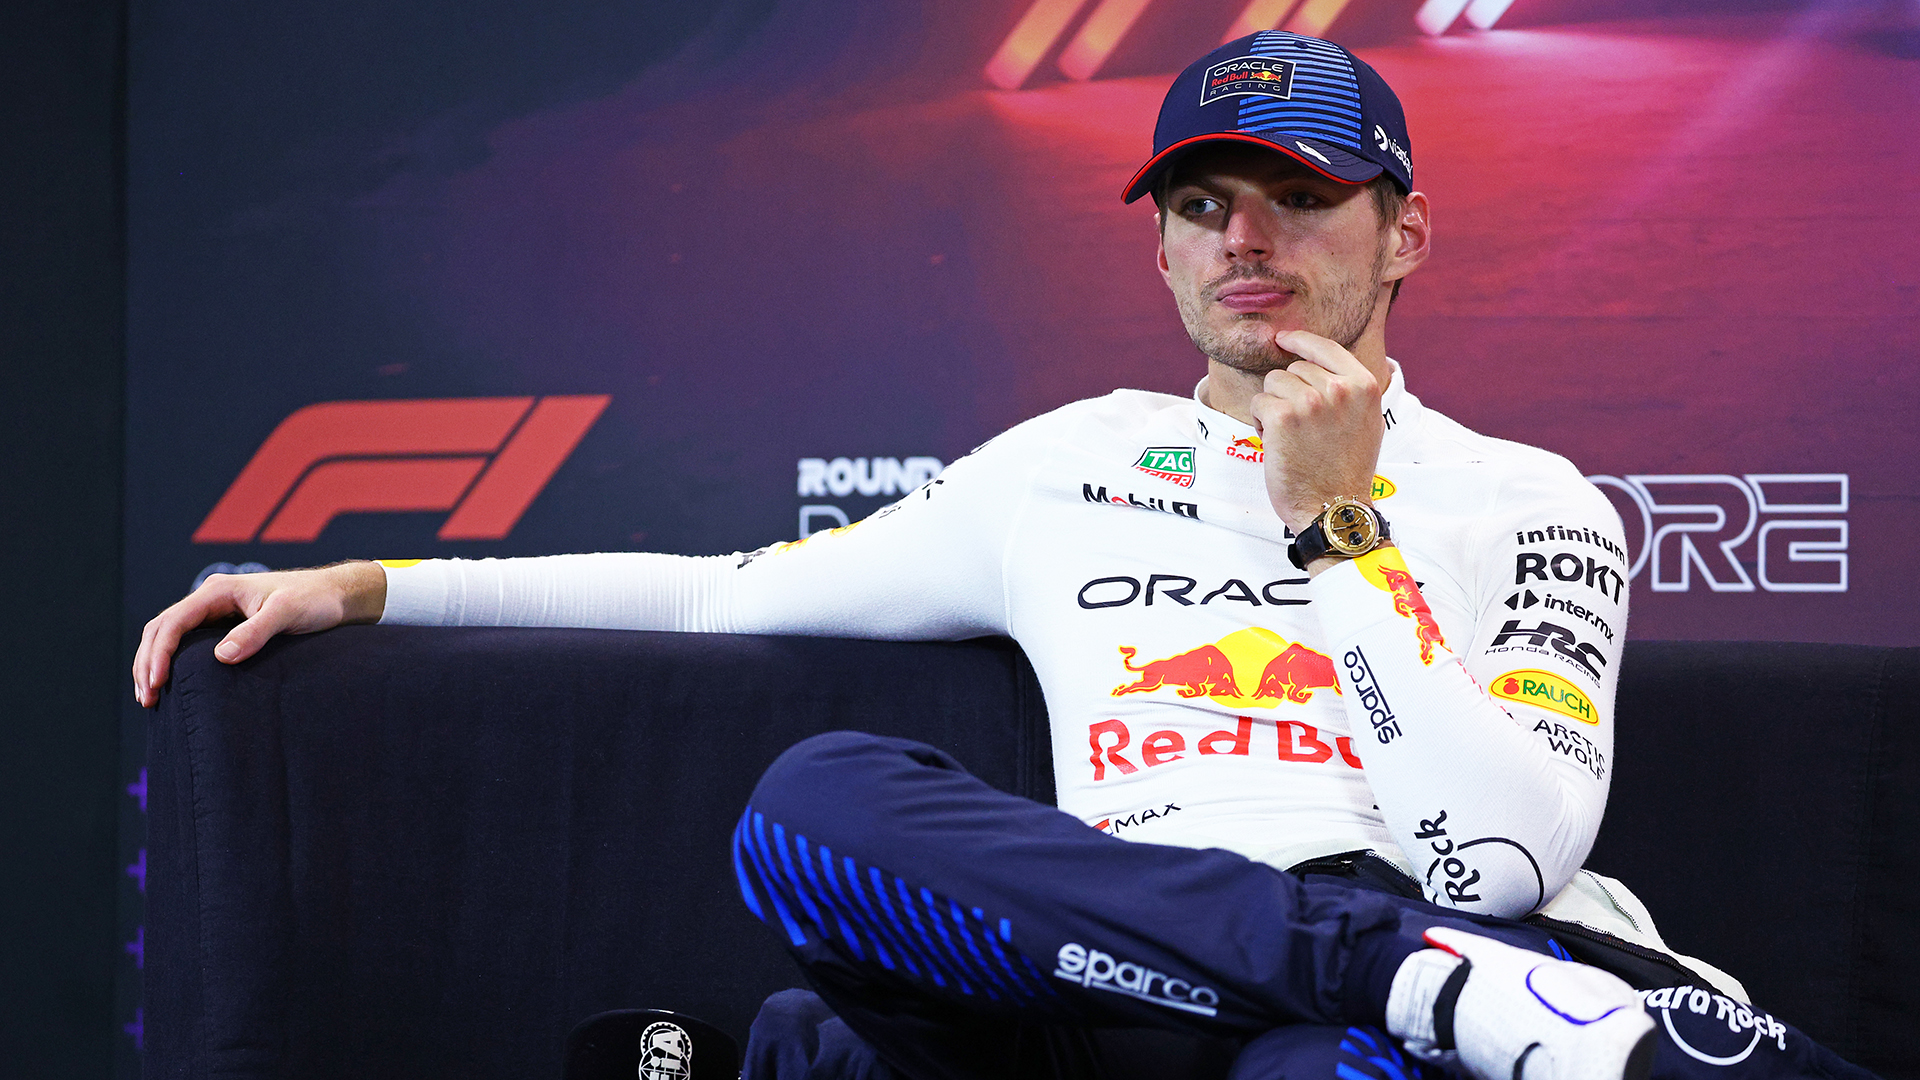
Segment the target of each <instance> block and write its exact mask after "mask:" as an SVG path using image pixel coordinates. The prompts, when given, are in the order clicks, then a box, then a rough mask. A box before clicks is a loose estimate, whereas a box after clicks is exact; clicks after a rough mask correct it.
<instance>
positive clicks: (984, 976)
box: [733, 806, 1055, 1001]
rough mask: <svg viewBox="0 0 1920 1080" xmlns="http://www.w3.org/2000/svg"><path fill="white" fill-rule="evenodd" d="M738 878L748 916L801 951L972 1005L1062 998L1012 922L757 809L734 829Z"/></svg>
mask: <svg viewBox="0 0 1920 1080" xmlns="http://www.w3.org/2000/svg"><path fill="white" fill-rule="evenodd" d="M733 871H734V875H735V876H736V877H737V878H738V879H739V882H740V895H741V897H742V898H743V899H744V900H745V901H746V903H747V910H749V911H751V912H753V914H754V916H755V917H756V918H758V919H759V920H760V921H762V922H764V923H766V924H767V925H769V926H772V927H773V928H774V929H775V930H776V931H779V932H780V933H782V934H783V935H785V937H786V939H787V941H788V943H789V944H791V945H792V946H793V947H794V948H796V949H798V948H804V947H806V946H807V945H808V944H809V943H810V941H812V942H818V943H820V944H823V945H825V946H827V947H829V948H835V949H838V950H839V951H841V952H842V953H844V954H845V955H846V956H847V957H849V958H851V959H852V960H854V961H857V962H860V963H872V964H878V965H879V966H880V967H882V968H884V969H885V970H887V971H891V972H896V973H904V974H905V975H907V976H909V977H911V978H914V979H918V980H923V981H926V982H929V983H932V984H933V985H934V986H935V987H938V988H940V989H943V990H948V991H952V992H956V993H959V994H961V995H962V996H966V997H972V996H974V995H984V996H985V997H986V998H987V999H988V1000H990V1001H1000V1000H1003V999H1004V1000H1014V1001H1018V1000H1027V999H1032V998H1036V997H1039V996H1040V995H1042V994H1046V995H1052V994H1054V993H1055V991H1054V990H1053V988H1052V987H1050V986H1048V985H1047V981H1046V980H1045V979H1044V978H1042V977H1041V974H1040V970H1039V968H1038V967H1036V966H1035V965H1034V963H1033V961H1032V960H1030V959H1028V958H1027V956H1026V955H1025V954H1023V953H1021V952H1020V951H1019V950H1018V949H1015V948H1014V947H1013V925H1012V923H1011V922H1009V921H1008V920H1007V919H1004V918H1001V919H996V918H993V917H991V916H989V915H987V914H986V913H985V912H983V911H982V910H981V909H979V908H977V907H976V908H966V907H962V906H961V905H960V903H959V902H957V901H955V900H953V899H951V898H948V897H944V896H941V895H939V894H937V893H935V892H933V891H932V890H931V889H927V888H924V887H915V886H914V885H912V884H910V883H908V882H907V881H906V880H904V879H903V878H900V877H898V876H896V875H892V874H888V873H886V872H885V871H883V870H881V869H880V868H879V867H877V866H861V865H860V864H858V863H856V862H855V861H854V859H853V858H852V857H851V856H847V855H835V854H834V852H833V850H832V849H831V848H828V847H827V846H825V845H823V844H815V843H812V842H811V841H809V840H808V839H807V837H805V836H803V835H801V834H800V833H789V832H788V831H787V830H786V828H785V827H784V826H782V825H781V824H780V823H779V822H772V821H768V820H767V819H766V815H764V814H761V813H759V812H758V811H756V810H754V808H753V807H751V806H749V807H747V811H746V813H744V814H742V815H741V816H740V823H739V825H737V826H735V827H734V830H733Z"/></svg>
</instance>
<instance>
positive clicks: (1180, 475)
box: [1133, 446, 1193, 487]
mask: <svg viewBox="0 0 1920 1080" xmlns="http://www.w3.org/2000/svg"><path fill="white" fill-rule="evenodd" d="M1133 467H1134V468H1136V469H1139V470H1140V471H1141V472H1143V473H1146V474H1147V475H1148V476H1154V477H1158V478H1160V479H1162V480H1166V481H1169V482H1171V483H1175V484H1179V485H1180V486H1181V487H1192V486H1193V447H1191V446H1149V447H1147V448H1146V450H1145V451H1143V452H1142V453H1141V454H1140V460H1139V461H1136V462H1134V463H1133Z"/></svg>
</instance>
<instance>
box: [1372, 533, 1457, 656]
mask: <svg viewBox="0 0 1920 1080" xmlns="http://www.w3.org/2000/svg"><path fill="white" fill-rule="evenodd" d="M1353 562H1354V565H1355V566H1358V567H1359V568H1360V573H1361V574H1362V575H1363V576H1365V577H1366V579H1367V580H1368V581H1370V582H1372V583H1373V587H1374V588H1376V589H1379V590H1380V591H1381V592H1384V593H1389V594H1391V595H1392V596H1393V610H1394V613H1395V614H1397V615H1400V616H1402V617H1404V618H1408V619H1412V620H1413V625H1414V631H1413V636H1414V638H1415V640H1417V641H1419V643H1420V662H1421V663H1423V664H1428V665H1431V664H1432V663H1433V649H1434V646H1436V645H1437V646H1439V647H1440V648H1442V649H1444V648H1446V647H1447V639H1446V638H1444V637H1442V636H1441V634H1440V623H1439V622H1438V621H1436V620H1435V619H1434V617H1433V611H1432V610H1431V609H1429V608H1428V607H1427V600H1426V597H1424V596H1421V595H1420V586H1419V585H1417V584H1415V583H1414V580H1413V574H1412V573H1411V572H1409V571H1408V570H1407V563H1406V560H1404V559H1402V558H1401V557H1400V552H1399V551H1398V550H1397V549H1395V548H1390V547H1388V548H1375V549H1374V550H1372V551H1369V552H1367V553H1366V554H1365V555H1362V556H1360V557H1359V558H1357V559H1355V560H1353Z"/></svg>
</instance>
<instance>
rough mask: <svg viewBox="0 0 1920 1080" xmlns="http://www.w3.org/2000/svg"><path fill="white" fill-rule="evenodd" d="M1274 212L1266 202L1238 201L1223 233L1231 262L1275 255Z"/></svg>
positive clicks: (1261, 259)
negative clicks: (1265, 204) (1263, 203)
mask: <svg viewBox="0 0 1920 1080" xmlns="http://www.w3.org/2000/svg"><path fill="white" fill-rule="evenodd" d="M1276 224H1277V223H1276V222H1275V221H1274V218H1273V214H1272V213H1271V212H1270V211H1269V210H1268V209H1267V208H1266V207H1265V206H1263V205H1261V204H1259V203H1257V202H1255V203H1252V204H1251V205H1249V203H1248V201H1245V200H1242V201H1239V202H1236V204H1235V205H1234V208H1233V211H1232V213H1231V214H1229V215H1228V217H1227V229H1226V233H1225V236H1224V239H1225V242H1226V245H1225V246H1226V256H1227V259H1228V261H1229V262H1265V261H1266V260H1267V259H1268V258H1270V257H1271V256H1272V255H1273V249H1274V237H1275V236H1276V229H1275V225H1276Z"/></svg>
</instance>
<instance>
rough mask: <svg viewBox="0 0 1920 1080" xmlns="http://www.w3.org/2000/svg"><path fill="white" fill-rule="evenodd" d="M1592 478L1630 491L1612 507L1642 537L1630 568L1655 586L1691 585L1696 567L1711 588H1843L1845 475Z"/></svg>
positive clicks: (1667, 589)
mask: <svg viewBox="0 0 1920 1080" xmlns="http://www.w3.org/2000/svg"><path fill="white" fill-rule="evenodd" d="M1587 479H1588V480H1590V481H1592V482H1593V483H1595V484H1597V485H1599V486H1600V487H1601V488H1603V489H1608V490H1610V491H1612V492H1617V493H1619V494H1620V495H1623V496H1625V498H1624V500H1623V499H1615V500H1614V505H1615V507H1616V508H1617V509H1618V510H1619V511H1620V516H1621V517H1622V518H1623V519H1625V521H1626V525H1627V535H1628V536H1629V537H1630V538H1631V537H1632V536H1633V535H1634V533H1635V528H1636V525H1637V527H1638V535H1639V538H1640V542H1639V545H1638V548H1637V550H1634V551H1633V557H1632V561H1631V563H1630V564H1629V568H1628V573H1627V576H1628V577H1629V578H1637V577H1639V576H1640V574H1641V572H1642V571H1646V572H1647V573H1648V576H1649V578H1650V581H1649V585H1650V586H1651V587H1652V589H1653V591H1654V592H1687V591H1689V590H1691V589H1692V588H1693V583H1694V575H1695V574H1696V573H1697V574H1698V575H1699V579H1700V580H1701V581H1703V582H1705V583H1706V586H1707V588H1708V589H1711V590H1712V591H1714V592H1753V591H1755V589H1756V588H1758V589H1761V590H1764V591H1766V592H1846V591H1847V519H1846V516H1845V515H1846V513H1847V506H1848V490H1847V489H1848V484H1847V474H1846V473H1746V474H1744V475H1742V476H1732V475H1728V474H1724V473H1710V474H1708V473H1688V474H1677V475H1667V476H1625V477H1621V476H1589V477H1587ZM1748 541H1752V545H1753V546H1752V548H1751V555H1750V556H1749V557H1745V558H1743V557H1742V554H1741V552H1742V550H1744V549H1743V545H1745V544H1747V543H1748ZM1634 546H1635V545H1634V544H1632V543H1631V542H1630V543H1629V544H1628V547H1629V548H1630V549H1632V548H1634ZM1749 566H1751V567H1752V568H1753V572H1752V573H1748V567H1749Z"/></svg>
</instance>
